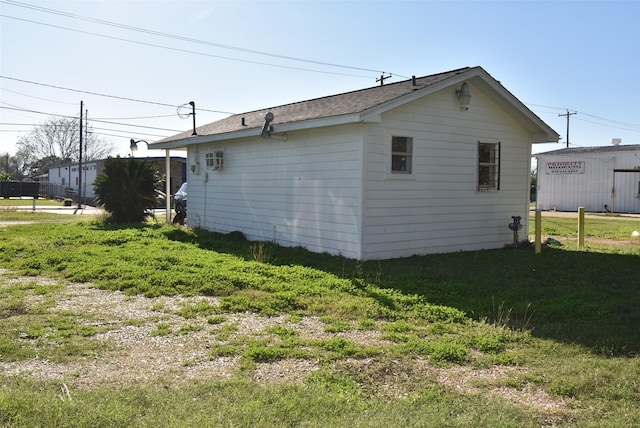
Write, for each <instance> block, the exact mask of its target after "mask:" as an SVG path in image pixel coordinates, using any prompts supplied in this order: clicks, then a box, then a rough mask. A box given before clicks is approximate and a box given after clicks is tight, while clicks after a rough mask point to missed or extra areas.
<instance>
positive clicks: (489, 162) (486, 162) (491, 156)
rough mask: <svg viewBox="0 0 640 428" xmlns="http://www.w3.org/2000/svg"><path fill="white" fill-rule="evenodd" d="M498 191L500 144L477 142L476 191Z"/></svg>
mask: <svg viewBox="0 0 640 428" xmlns="http://www.w3.org/2000/svg"><path fill="white" fill-rule="evenodd" d="M489 190H500V143H483V142H480V141H478V191H480V192H482V191H489Z"/></svg>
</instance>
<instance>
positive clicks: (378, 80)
mask: <svg viewBox="0 0 640 428" xmlns="http://www.w3.org/2000/svg"><path fill="white" fill-rule="evenodd" d="M391 76H392V75H391V74H389V75H388V76H385V75H384V73H382V74H381V75H380V78H379V79H376V82H380V86H384V81H385V80H387V79H390V78H391Z"/></svg>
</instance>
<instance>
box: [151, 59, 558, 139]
mask: <svg viewBox="0 0 640 428" xmlns="http://www.w3.org/2000/svg"><path fill="white" fill-rule="evenodd" d="M463 82H469V83H470V84H471V85H472V86H473V87H474V89H478V90H480V91H482V92H483V93H485V94H486V95H487V96H488V97H489V98H490V99H491V100H493V102H495V103H496V104H497V105H498V106H499V107H501V108H502V109H504V110H505V111H506V112H507V113H508V114H509V115H510V116H511V117H512V118H514V119H515V120H516V121H517V122H518V123H519V124H520V125H521V126H523V127H524V128H525V129H526V130H527V131H528V132H529V136H530V143H534V144H535V143H549V142H558V141H559V139H560V135H559V134H558V133H557V132H556V131H554V130H553V129H552V128H551V127H549V126H548V125H547V124H546V123H545V122H544V121H542V119H540V118H539V117H538V116H537V115H536V114H534V113H533V112H532V111H531V110H529V108H527V106H525V105H524V104H523V103H522V102H521V101H520V100H518V99H517V98H516V97H515V96H514V95H513V94H512V93H511V92H509V91H508V90H507V89H506V88H505V87H504V86H502V85H501V84H500V82H498V81H497V80H495V79H494V78H493V77H491V75H489V74H488V73H487V72H486V71H485V70H484V69H483V68H482V67H473V68H470V69H468V70H466V71H464V72H462V73H460V74H457V75H455V76H452V77H450V78H447V79H445V80H442V81H440V82H437V83H434V84H430V85H427V86H425V87H423V88H417V89H415V90H414V91H412V92H411V93H408V94H406V95H403V96H400V97H397V98H395V99H392V100H390V101H387V102H384V103H381V104H378V105H376V106H374V107H372V108H369V109H367V110H364V111H361V112H359V113H350V114H344V115H337V116H325V117H320V118H314V119H308V120H301V121H293V122H285V123H274V124H273V128H274V129H273V133H274V134H275V135H277V134H281V133H287V132H294V131H301V130H307V129H314V128H323V127H327V126H336V125H345V124H353V123H367V122H369V123H371V122H380V120H381V115H382V114H383V113H385V112H387V111H389V110H392V109H394V108H396V107H399V106H401V105H404V104H407V103H410V102H412V101H415V100H417V99H419V98H422V97H424V96H427V95H429V94H432V93H435V92H438V91H441V90H443V89H446V88H450V87H457V86H458V85H461V84H462V83H463ZM261 132H262V128H260V127H252V128H246V129H241V130H237V131H231V132H224V133H219V134H210V135H202V136H200V135H187V133H186V132H185V137H184V138H179V139H176V140H173V141H167V142H157V143H150V144H149V146H153V147H152V148H153V149H180V150H186V148H187V147H188V146H191V145H194V144H201V143H211V142H216V141H229V140H235V139H241V138H255V137H259V136H260V135H261ZM150 148H151V147H150Z"/></svg>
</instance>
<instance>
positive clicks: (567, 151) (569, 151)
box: [534, 144, 640, 157]
mask: <svg viewBox="0 0 640 428" xmlns="http://www.w3.org/2000/svg"><path fill="white" fill-rule="evenodd" d="M637 151H640V144H629V145H626V146H623V145H618V146H614V145H611V146H597V147H568V148H564V149H558V150H551V151H548V152H543V153H538V154H536V155H534V157H536V156H543V155H577V154H590V153H611V152H637Z"/></svg>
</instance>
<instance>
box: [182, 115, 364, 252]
mask: <svg viewBox="0 0 640 428" xmlns="http://www.w3.org/2000/svg"><path fill="white" fill-rule="evenodd" d="M358 128H359V127H358V126H356V125H350V126H341V127H335V128H325V129H323V130H322V132H318V131H315V132H311V131H307V132H298V133H296V134H295V135H290V136H289V138H288V139H287V141H283V140H281V139H276V138H271V139H259V140H256V139H251V140H249V139H247V140H244V141H237V142H234V143H233V144H226V147H225V152H224V169H223V170H219V171H215V172H211V173H209V174H208V177H207V178H208V179H207V181H206V182H205V181H204V176H203V175H202V174H200V175H199V176H198V175H190V177H189V215H188V219H187V220H188V224H189V225H191V226H197V227H203V228H205V229H209V230H213V231H218V232H223V233H227V232H232V231H236V230H240V231H242V232H243V233H244V234H245V235H246V236H247V238H248V239H250V240H264V241H271V242H277V243H279V244H280V245H284V246H303V247H305V248H307V249H309V250H311V251H315V252H329V253H333V254H338V253H340V254H343V255H345V256H346V257H359V254H360V244H359V239H360V217H361V211H360V205H361V171H362V155H361V149H360V148H361V144H360V139H361V137H360V133H359V131H358ZM258 138H259V137H258ZM215 151H216V148H215V146H214V145H211V146H207V145H202V147H199V148H198V152H199V153H205V152H215ZM197 156H198V155H197V154H196V153H195V150H193V151H191V152H190V162H191V161H196V157H197ZM192 158H193V159H192Z"/></svg>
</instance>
